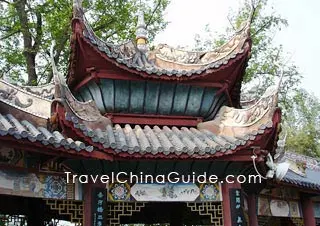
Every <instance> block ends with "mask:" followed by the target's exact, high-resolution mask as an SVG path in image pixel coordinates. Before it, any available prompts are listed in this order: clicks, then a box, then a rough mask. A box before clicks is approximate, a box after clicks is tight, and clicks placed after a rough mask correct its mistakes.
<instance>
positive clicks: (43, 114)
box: [0, 80, 51, 119]
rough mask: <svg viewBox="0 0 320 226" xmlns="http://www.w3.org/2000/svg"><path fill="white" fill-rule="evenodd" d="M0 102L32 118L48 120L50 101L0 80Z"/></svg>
mask: <svg viewBox="0 0 320 226" xmlns="http://www.w3.org/2000/svg"><path fill="white" fill-rule="evenodd" d="M0 100H1V101H2V102H4V103H6V104H8V105H10V106H12V107H14V108H16V109H19V110H22V111H24V112H27V113H30V114H31V115H32V116H36V117H40V118H44V119H48V118H49V117H50V108H51V100H49V99H46V98H44V97H42V96H38V95H36V94H34V93H31V92H28V91H26V90H25V89H23V88H21V87H18V86H14V85H12V84H10V83H7V82H5V81H3V80H0Z"/></svg>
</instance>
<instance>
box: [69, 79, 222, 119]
mask: <svg viewBox="0 0 320 226" xmlns="http://www.w3.org/2000/svg"><path fill="white" fill-rule="evenodd" d="M216 92H217V89H216V88H205V87H200V86H191V85H186V84H179V83H159V82H151V81H148V82H147V81H126V80H111V79H101V80H100V83H98V84H97V83H95V82H94V81H91V82H90V83H88V84H87V85H86V86H85V87H82V88H81V89H79V93H76V94H75V95H76V96H77V97H78V98H79V97H80V98H79V99H83V100H84V101H88V100H91V99H93V100H95V102H96V104H97V107H98V108H99V110H100V111H101V113H102V114H105V113H107V114H108V113H110V114H112V113H130V114H149V115H171V116H193V117H204V118H205V119H206V120H211V119H213V118H214V117H215V115H216V114H217V112H218V110H219V109H220V108H221V106H222V105H223V104H225V103H226V97H225V94H221V95H220V96H218V97H217V96H216ZM81 97H82V98H81ZM123 123H126V122H123Z"/></svg>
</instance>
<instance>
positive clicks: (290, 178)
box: [283, 169, 320, 191]
mask: <svg viewBox="0 0 320 226" xmlns="http://www.w3.org/2000/svg"><path fill="white" fill-rule="evenodd" d="M283 182H287V183H290V184H293V185H296V186H299V187H302V188H309V189H314V190H318V191H320V170H315V169H306V170H305V176H302V175H299V174H297V173H295V172H293V171H292V170H289V171H288V172H287V174H286V175H285V177H284V178H283Z"/></svg>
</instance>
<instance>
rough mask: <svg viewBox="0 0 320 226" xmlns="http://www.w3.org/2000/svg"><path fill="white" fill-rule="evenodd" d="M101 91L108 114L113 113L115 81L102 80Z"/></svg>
mask: <svg viewBox="0 0 320 226" xmlns="http://www.w3.org/2000/svg"><path fill="white" fill-rule="evenodd" d="M100 83H101V85H100V86H101V90H102V98H103V102H104V105H105V107H106V112H113V111H114V110H115V109H114V98H115V96H114V81H113V80H111V79H101V80H100Z"/></svg>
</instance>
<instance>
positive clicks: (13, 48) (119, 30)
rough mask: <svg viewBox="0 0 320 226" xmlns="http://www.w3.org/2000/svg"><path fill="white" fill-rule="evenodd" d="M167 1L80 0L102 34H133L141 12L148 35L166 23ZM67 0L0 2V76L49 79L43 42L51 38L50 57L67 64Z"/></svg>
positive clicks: (116, 38) (35, 81)
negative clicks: (52, 48)
mask: <svg viewBox="0 0 320 226" xmlns="http://www.w3.org/2000/svg"><path fill="white" fill-rule="evenodd" d="M78 1H81V0H78ZM168 3H169V1H168V0H152V1H140V0H116V1H115V0H96V1H92V0H86V1H84V2H83V6H84V9H88V10H87V12H86V16H87V18H88V20H89V22H90V23H91V25H92V27H93V30H94V31H95V32H96V33H97V35H99V36H100V37H101V38H102V39H104V40H108V41H116V42H118V41H123V40H127V39H131V38H133V35H134V31H135V26H136V14H137V10H138V9H139V8H143V10H144V12H145V17H146V22H147V25H148V30H149V32H150V33H149V36H150V40H152V39H153V37H154V36H155V34H156V33H157V32H158V31H160V30H162V29H163V28H164V27H165V26H166V24H167V23H166V22H165V21H164V20H163V17H162V12H163V11H164V10H165V8H166V7H167V5H168ZM72 5H73V4H72V1H71V0H43V1H38V0H1V1H0V76H8V75H9V77H10V79H11V80H13V81H15V82H21V83H24V82H26V83H27V84H28V85H37V84H39V83H46V82H50V81H51V79H52V72H51V67H50V60H49V51H48V50H49V47H50V45H51V43H52V41H53V40H54V41H55V43H56V49H55V56H54V60H55V62H56V63H58V64H59V65H61V66H62V67H64V68H65V69H66V68H67V64H68V55H69V48H68V47H69V37H70V33H71V18H72Z"/></svg>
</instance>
